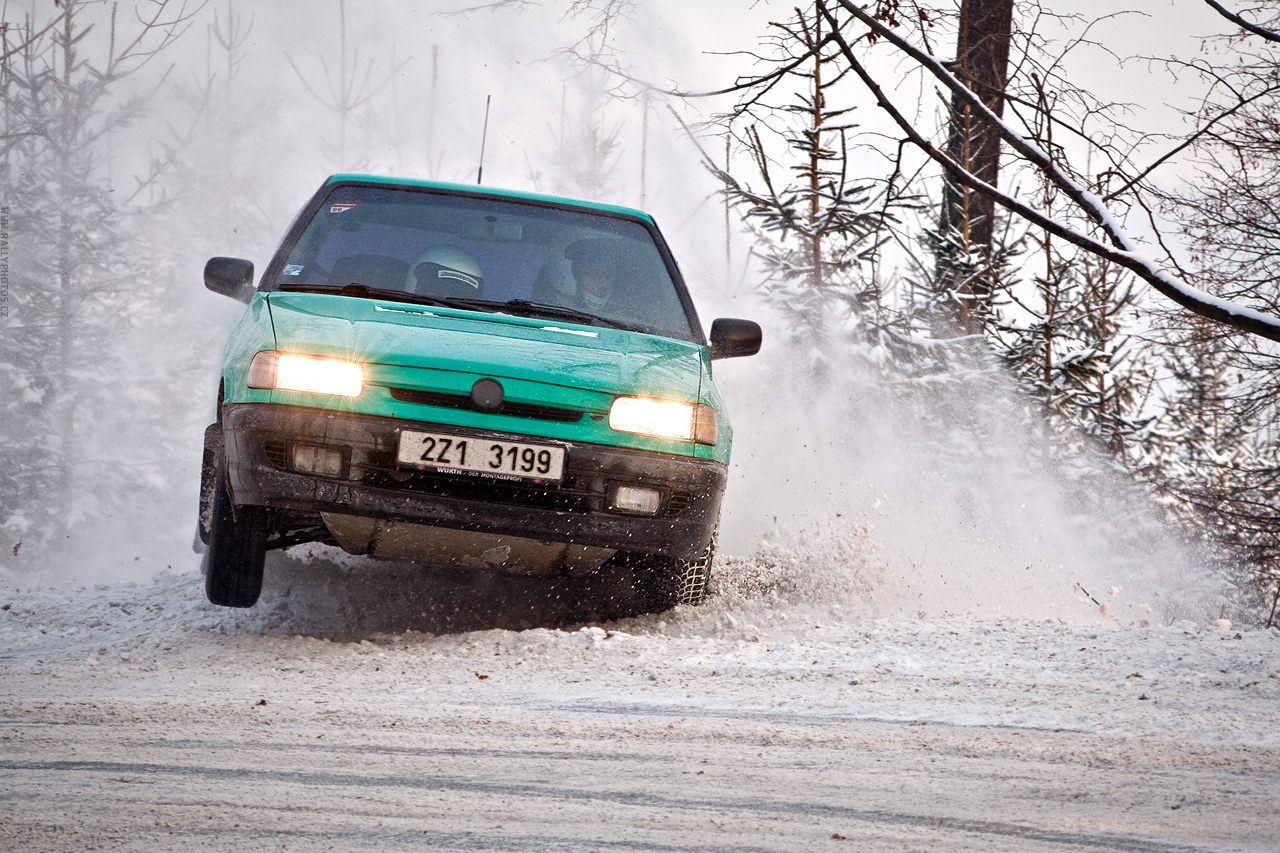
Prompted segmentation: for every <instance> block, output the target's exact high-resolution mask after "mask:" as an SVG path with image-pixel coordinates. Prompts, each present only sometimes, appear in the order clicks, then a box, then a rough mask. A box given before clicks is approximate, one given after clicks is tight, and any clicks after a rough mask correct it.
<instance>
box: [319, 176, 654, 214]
mask: <svg viewBox="0 0 1280 853" xmlns="http://www.w3.org/2000/svg"><path fill="white" fill-rule="evenodd" d="M347 182H359V183H370V184H385V185H387V186H396V187H412V188H415V189H429V190H444V191H446V192H450V193H461V194H466V195H472V196H486V197H489V198H507V199H520V200H524V201H533V202H541V203H545V204H555V205H564V206H568V207H577V208H582V209H583V210H592V211H597V212H599V213H607V214H613V215H615V216H619V215H620V216H629V217H633V218H635V219H642V220H644V221H645V222H648V223H649V224H651V225H655V224H656V223H654V221H653V217H652V216H650V215H649V214H647V213H645V212H644V211H642V210H636V209H634V208H630V207H622V206H621V205H616V204H604V203H603V202H598V201H585V200H583V199H576V198H564V197H562V196H554V195H544V194H542V193H531V192H525V191H523V190H504V189H499V188H497V187H486V186H480V185H479V184H454V183H448V182H445V181H427V180H421V179H417V178H397V177H391V176H388V175H360V174H340V175H332V176H330V178H329V180H327V181H325V185H326V186H328V185H330V184H338V183H347Z"/></svg>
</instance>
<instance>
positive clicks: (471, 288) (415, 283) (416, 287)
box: [405, 245, 484, 296]
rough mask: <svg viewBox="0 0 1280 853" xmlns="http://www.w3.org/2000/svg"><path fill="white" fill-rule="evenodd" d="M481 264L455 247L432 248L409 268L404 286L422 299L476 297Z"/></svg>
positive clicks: (482, 275)
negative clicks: (428, 297) (425, 297)
mask: <svg viewBox="0 0 1280 853" xmlns="http://www.w3.org/2000/svg"><path fill="white" fill-rule="evenodd" d="M483 286H484V274H483V273H482V272H481V271H480V264H479V263H478V262H477V261H476V259H475V258H473V257H471V255H470V254H468V253H467V252H464V251H462V250H461V249H459V248H457V247H456V246H444V245H441V246H432V247H431V248H429V249H427V250H426V251H425V252H423V253H422V254H421V255H418V259H417V260H416V261H414V262H413V265H412V266H411V267H409V275H408V277H407V278H406V280H405V287H406V288H408V289H409V290H410V291H412V292H413V293H417V294H420V295H423V296H478V295H479V294H480V288H481V287H483Z"/></svg>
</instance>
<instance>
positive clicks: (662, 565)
mask: <svg viewBox="0 0 1280 853" xmlns="http://www.w3.org/2000/svg"><path fill="white" fill-rule="evenodd" d="M719 534H720V528H719V526H718V525H717V527H716V529H715V531H714V532H713V533H712V534H711V541H710V542H708V543H707V545H706V547H705V548H704V549H703V550H702V553H700V554H699V555H698V556H696V557H694V558H693V559H692V560H674V559H671V558H670V557H650V558H648V559H647V560H646V561H645V562H646V565H645V567H644V571H643V572H639V573H638V577H637V583H638V584H639V585H641V586H642V587H643V588H642V589H638V590H637V592H639V593H640V596H641V598H642V600H643V602H644V610H645V612H648V613H662V612H663V611H666V610H670V609H671V608H673V607H675V606H677V605H680V604H688V605H690V606H691V607H697V606H698V605H700V604H702V603H703V602H704V601H706V600H707V595H708V594H709V593H710V585H711V564H712V563H713V562H714V560H715V556H716V546H717V545H718V543H719V538H720V536H719Z"/></svg>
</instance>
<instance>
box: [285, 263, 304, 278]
mask: <svg viewBox="0 0 1280 853" xmlns="http://www.w3.org/2000/svg"><path fill="white" fill-rule="evenodd" d="M302 266H303V265H302V264H286V265H285V268H284V274H285V275H302Z"/></svg>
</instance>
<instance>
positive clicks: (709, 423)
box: [609, 397, 716, 444]
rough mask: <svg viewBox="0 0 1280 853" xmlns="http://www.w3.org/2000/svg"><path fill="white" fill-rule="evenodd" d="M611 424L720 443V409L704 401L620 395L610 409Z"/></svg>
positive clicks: (646, 432)
mask: <svg viewBox="0 0 1280 853" xmlns="http://www.w3.org/2000/svg"><path fill="white" fill-rule="evenodd" d="M609 426H611V427H613V428H614V429H616V430H618V431H620V432H635V433H639V434H641V435H656V436H661V437H662V438H675V439H679V440H680V441H696V442H698V443H699V444H715V443H716V411H715V409H713V408H711V407H710V406H708V405H705V404H701V403H699V404H696V405H695V404H693V403H679V402H675V401H672V400H653V399H650V398H648V397H619V398H618V399H616V400H614V401H613V406H611V407H610V408H609Z"/></svg>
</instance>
